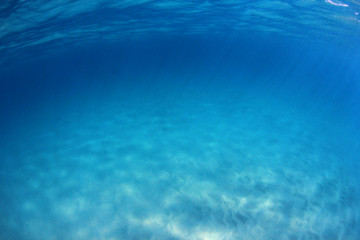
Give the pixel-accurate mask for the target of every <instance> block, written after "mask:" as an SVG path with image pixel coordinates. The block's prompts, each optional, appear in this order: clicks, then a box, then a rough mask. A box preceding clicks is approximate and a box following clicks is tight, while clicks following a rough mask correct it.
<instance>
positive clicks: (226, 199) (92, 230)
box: [0, 90, 360, 240]
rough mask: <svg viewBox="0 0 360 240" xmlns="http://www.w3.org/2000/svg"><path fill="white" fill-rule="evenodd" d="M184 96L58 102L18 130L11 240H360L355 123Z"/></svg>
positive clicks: (13, 148)
mask: <svg viewBox="0 0 360 240" xmlns="http://www.w3.org/2000/svg"><path fill="white" fill-rule="evenodd" d="M125 92H126V91H125ZM180 92H181V94H180V93H179V92H178V93H176V92H174V93H168V94H165V93H164V92H163V93H162V94H156V93H154V94H150V93H148V94H143V95H141V94H139V93H137V94H135V95H132V94H131V92H128V94H124V95H121V94H119V95H118V96H115V95H114V96H103V95H101V96H100V95H99V96H97V95H93V96H92V95H91V94H88V96H87V97H84V96H81V97H80V96H78V97H72V98H71V99H70V98H69V99H66V100H63V101H60V100H58V99H57V100H56V101H55V100H54V101H49V102H48V103H46V104H44V105H43V106H42V107H41V108H39V109H37V110H36V111H35V110H34V111H33V112H32V113H31V114H29V116H28V117H27V118H24V119H20V120H18V122H17V123H16V124H17V126H14V127H13V128H12V129H9V130H8V134H7V135H6V139H3V140H2V142H3V144H2V145H3V146H4V147H3V148H2V149H1V150H0V153H1V159H2V160H1V161H2V162H1V169H0V177H1V178H0V196H1V198H0V211H1V214H0V239H4V240H6V239H12V240H14V239H26V240H38V239H39V240H40V239H46V240H52V239H62V240H65V239H79V240H82V239H84V240H85V239H86V240H91V239H104V240H113V239H127V240H129V239H174V240H175V239H179V240H180V239H181V240H182V239H184V240H185V239H186V240H187V239H190V240H191V239H194V240H218V239H229V240H230V239H237V240H238V239H244V240H260V239H261V240H266V239H269V240H270V239H273V240H281V239H288V240H296V239H299V240H300V239H301V240H306V239H311V240H315V239H324V240H333V239H334V240H335V239H344V240H345V239H346V240H356V239H360V201H359V200H360V199H359V195H358V194H359V193H360V186H359V179H360V178H359V175H358V173H359V166H358V163H356V162H358V161H359V150H360V144H359V143H358V142H356V141H355V136H353V135H352V134H351V127H349V126H348V125H347V124H346V123H345V122H342V121H341V120H334V121H332V120H331V119H332V118H331V116H330V115H331V113H328V112H325V111H324V112H321V111H313V110H308V109H307V108H306V107H305V106H304V105H301V104H297V105H296V104H292V103H291V102H288V101H284V100H281V99H280V98H276V96H274V95H269V96H265V95H263V94H260V93H259V92H256V91H253V92H252V93H250V92H249V93H244V92H242V93H236V91H232V93H231V94H226V93H222V94H221V95H220V96H219V95H217V94H216V90H214V91H213V92H212V93H208V94H207V93H204V92H203V93H201V91H198V92H197V91H187V92H186V91H180ZM205 92H206V91H205ZM131 95H132V96H131ZM301 106H303V107H301ZM314 109H316V108H314ZM330 112H331V111H330ZM329 114H330V115H329ZM14 125H15V123H14ZM349 129H350V130H349ZM352 137H354V138H352Z"/></svg>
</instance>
